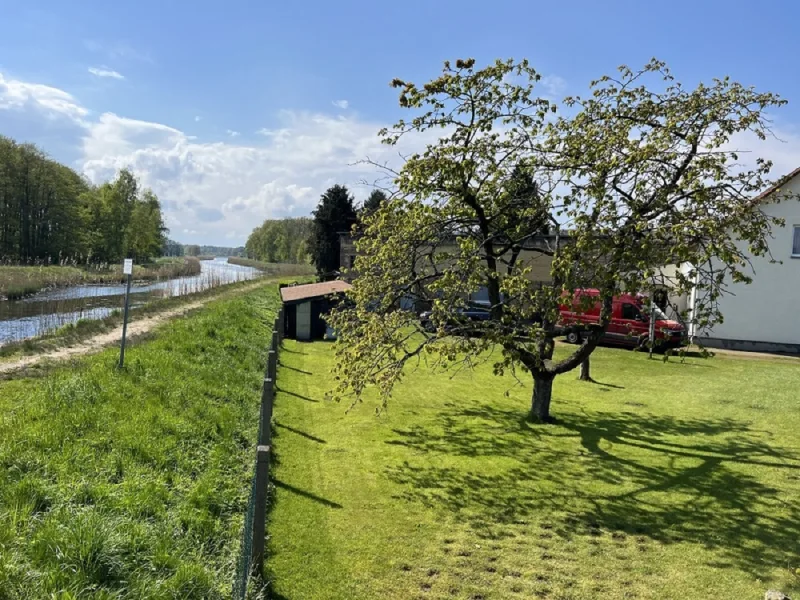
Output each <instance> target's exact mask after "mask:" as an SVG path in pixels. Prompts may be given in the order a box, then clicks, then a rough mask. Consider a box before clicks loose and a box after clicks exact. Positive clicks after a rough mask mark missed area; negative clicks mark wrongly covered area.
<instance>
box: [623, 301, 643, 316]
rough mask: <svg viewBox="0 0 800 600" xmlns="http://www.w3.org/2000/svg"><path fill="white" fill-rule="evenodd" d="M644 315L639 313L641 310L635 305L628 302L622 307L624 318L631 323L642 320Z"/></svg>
mask: <svg viewBox="0 0 800 600" xmlns="http://www.w3.org/2000/svg"><path fill="white" fill-rule="evenodd" d="M641 316H642V313H640V312H639V309H638V308H636V307H635V306H634V305H633V304H628V303H627V302H626V303H625V304H623V305H622V318H623V319H628V320H629V321H635V320H637V319H640V318H641Z"/></svg>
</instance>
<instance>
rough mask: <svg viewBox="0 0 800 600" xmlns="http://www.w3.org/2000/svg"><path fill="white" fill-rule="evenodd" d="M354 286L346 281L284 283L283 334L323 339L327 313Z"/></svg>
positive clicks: (297, 337) (307, 338) (282, 287)
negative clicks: (303, 283)
mask: <svg viewBox="0 0 800 600" xmlns="http://www.w3.org/2000/svg"><path fill="white" fill-rule="evenodd" d="M351 287H352V286H351V285H350V284H349V283H347V282H346V281H325V282H322V283H309V284H306V285H288V286H281V300H282V301H283V307H284V311H283V312H284V323H283V330H284V335H285V336H286V337H287V338H290V339H295V340H320V339H323V338H324V337H325V332H326V331H327V329H328V326H327V324H326V323H325V315H327V314H328V313H329V312H330V311H331V309H332V308H333V307H334V306H336V304H337V303H338V302H339V301H340V299H341V298H340V296H339V295H340V294H342V293H344V292H346V291H347V290H349V289H350V288H351Z"/></svg>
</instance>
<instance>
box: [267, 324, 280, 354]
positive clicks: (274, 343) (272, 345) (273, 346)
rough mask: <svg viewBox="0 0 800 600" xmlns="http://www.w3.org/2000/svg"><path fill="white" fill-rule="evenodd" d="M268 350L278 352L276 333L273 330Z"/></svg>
mask: <svg viewBox="0 0 800 600" xmlns="http://www.w3.org/2000/svg"><path fill="white" fill-rule="evenodd" d="M269 349H270V350H275V352H277V351H278V332H277V331H275V330H274V329H273V330H272V341H271V342H270V346H269Z"/></svg>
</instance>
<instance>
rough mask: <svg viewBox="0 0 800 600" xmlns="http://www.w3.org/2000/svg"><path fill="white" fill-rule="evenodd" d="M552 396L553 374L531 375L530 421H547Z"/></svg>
mask: <svg viewBox="0 0 800 600" xmlns="http://www.w3.org/2000/svg"><path fill="white" fill-rule="evenodd" d="M552 396H553V376H550V377H541V376H539V375H534V377H533V398H532V399H531V415H530V416H531V421H534V422H537V423H549V422H550V421H551V420H552V419H551V418H550V399H551V398H552Z"/></svg>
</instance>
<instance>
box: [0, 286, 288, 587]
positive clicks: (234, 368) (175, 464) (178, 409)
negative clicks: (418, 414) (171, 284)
mask: <svg viewBox="0 0 800 600" xmlns="http://www.w3.org/2000/svg"><path fill="white" fill-rule="evenodd" d="M277 303H278V298H277V286H275V285H265V286H263V287H261V288H259V289H257V290H256V291H252V292H249V293H246V294H240V295H238V296H236V297H233V298H225V299H222V300H217V301H214V302H212V303H210V304H209V305H208V306H207V307H206V308H204V309H202V310H200V311H198V312H196V313H194V314H192V315H190V316H188V317H186V318H183V319H179V320H175V321H172V322H170V323H169V324H168V325H166V326H164V327H162V328H161V329H159V330H157V331H156V332H155V335H154V336H151V337H153V339H151V340H149V341H146V342H143V343H139V344H135V345H133V346H132V347H130V349H129V350H128V352H127V353H126V369H125V370H124V371H119V370H117V369H116V368H115V365H116V361H117V358H118V351H117V350H116V349H109V350H107V351H105V352H102V353H100V354H97V355H95V356H92V357H90V358H87V359H84V360H81V361H79V362H77V363H75V364H70V365H66V366H63V367H56V368H53V369H52V370H49V371H47V372H46V376H43V377H40V378H31V379H18V380H11V381H5V382H0V599H2V600H12V599H13V600H22V599H25V600H42V599H48V600H85V599H91V600H101V599H102V600H111V599H119V600H122V599H126V600H127V599H131V600H132V599H153V600H155V599H158V600H162V599H163V600H165V599H175V600H178V599H180V600H184V599H198V600H199V599H201V598H202V599H223V598H230V592H231V585H232V582H233V577H234V572H235V560H236V557H237V553H238V550H239V541H240V536H241V531H242V523H243V518H244V512H245V508H246V504H247V498H248V494H249V491H250V482H251V477H252V469H253V460H254V454H255V453H254V444H255V442H256V434H257V430H258V415H259V399H260V390H261V384H262V378H263V374H264V365H265V360H266V350H267V344H268V340H269V339H270V332H271V328H272V323H271V319H272V318H274V315H275V311H276V309H277Z"/></svg>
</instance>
